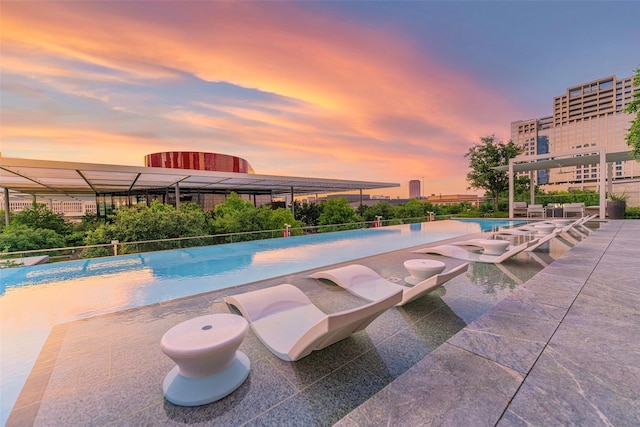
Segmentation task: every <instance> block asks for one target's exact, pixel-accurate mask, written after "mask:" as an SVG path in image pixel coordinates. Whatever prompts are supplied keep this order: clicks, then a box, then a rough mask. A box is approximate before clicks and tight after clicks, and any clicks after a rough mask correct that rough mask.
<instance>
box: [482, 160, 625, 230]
mask: <svg viewBox="0 0 640 427" xmlns="http://www.w3.org/2000/svg"><path fill="white" fill-rule="evenodd" d="M628 160H633V156H631V153H630V152H629V151H618V152H613V153H607V152H606V151H605V148H604V147H600V148H597V147H596V148H586V149H581V150H573V151H570V152H562V153H548V154H538V155H536V156H520V157H516V158H513V159H510V160H509V165H508V166H498V167H495V168H494V169H496V170H499V171H502V172H508V174H509V217H510V218H513V198H514V197H513V196H514V195H513V193H514V177H515V174H516V173H519V172H529V177H530V178H531V183H532V184H533V172H534V171H538V170H542V169H554V168H562V167H566V166H578V165H590V164H594V165H595V164H597V165H599V166H600V173H599V174H598V178H597V185H598V191H599V193H600V206H599V216H600V218H604V217H605V209H606V194H607V192H609V193H611V192H612V186H613V173H612V172H613V167H612V166H613V163H614V162H619V161H622V162H624V161H628ZM605 166H606V175H605V174H604V170H605ZM534 196H535V195H534V186H533V185H531V203H534Z"/></svg>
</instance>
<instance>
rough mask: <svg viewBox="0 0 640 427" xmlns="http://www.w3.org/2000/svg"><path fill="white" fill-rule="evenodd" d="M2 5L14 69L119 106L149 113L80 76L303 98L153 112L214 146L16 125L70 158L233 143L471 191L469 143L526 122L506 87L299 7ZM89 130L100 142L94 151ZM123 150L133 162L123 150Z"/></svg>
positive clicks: (352, 174) (253, 151)
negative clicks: (185, 82)
mask: <svg viewBox="0 0 640 427" xmlns="http://www.w3.org/2000/svg"><path fill="white" fill-rule="evenodd" d="M2 12H3V15H4V16H3V28H2V43H3V51H4V52H6V62H4V61H5V58H3V62H4V65H3V66H6V67H7V69H8V71H10V72H12V73H16V74H24V75H28V76H30V77H31V78H33V79H35V80H37V81H39V82H42V83H43V84H46V85H49V86H51V87H56V88H57V89H58V90H60V91H63V92H67V93H69V94H73V95H75V96H85V97H93V98H95V99H96V100H98V101H99V102H101V103H103V104H104V105H105V106H107V107H109V108H111V109H112V111H117V112H122V113H123V114H124V113H127V112H129V113H138V114H140V113H139V112H138V111H137V110H135V109H133V108H130V106H129V105H128V104H127V100H126V99H118V101H117V102H116V101H114V99H115V97H114V96H113V94H111V93H103V92H96V91H94V89H91V88H83V87H82V86H81V85H79V84H78V83H77V82H79V81H83V80H87V79H90V80H92V81H101V82H104V83H105V84H109V83H113V82H119V83H121V84H134V85H135V84H136V83H137V82H144V81H147V80H158V81H166V82H171V81H174V80H176V79H178V78H179V76H180V74H181V73H187V74H191V75H194V76H197V77H199V78H201V79H203V80H206V81H211V82H228V83H231V84H234V85H237V86H241V87H245V88H255V89H258V90H260V91H262V92H264V93H271V94H274V95H277V96H279V97H284V98H287V99H291V100H295V101H296V103H294V104H292V105H290V106H283V105H281V104H278V105H269V104H268V101H261V103H262V104H261V103H251V102H247V103H245V104H244V105H230V104H226V105H206V104H202V103H201V104H198V105H196V104H195V103H194V104H193V105H190V104H189V102H188V101H189V100H185V102H184V104H183V105H181V106H180V107H179V108H178V107H177V106H175V105H173V106H167V107H168V108H167V110H166V111H165V112H163V113H159V114H158V115H157V116H155V117H150V118H149V120H148V123H149V124H151V123H153V122H154V121H159V120H165V121H166V122H165V123H164V125H163V126H167V129H168V127H169V126H170V125H175V126H180V127H181V128H185V129H186V128H191V129H194V133H193V134H194V135H206V134H207V132H208V135H210V139H208V140H207V139H204V138H203V137H201V136H198V137H195V138H193V139H192V140H189V141H185V140H182V139H180V138H179V136H176V135H174V136H172V135H171V134H170V133H169V132H168V133H167V134H166V136H165V137H161V138H160V139H159V140H158V132H157V129H154V132H149V136H148V137H140V136H136V132H133V131H131V132H127V128H126V127H123V126H124V125H119V124H114V123H113V122H112V121H110V120H106V121H104V122H101V121H100V120H99V118H92V119H91V121H90V122H89V124H87V123H84V124H83V123H82V122H71V123H70V126H72V127H73V129H69V128H68V127H65V126H55V125H52V124H47V123H44V124H38V123H22V124H20V125H18V124H16V125H15V126H12V127H10V128H9V129H7V130H3V138H4V139H6V140H7V143H8V144H9V146H10V147H11V148H13V147H14V146H15V147H17V144H18V143H19V142H20V143H24V142H25V141H36V140H37V141H47V140H48V141H50V143H51V144H55V145H59V146H60V148H64V149H63V150H61V151H60V152H61V153H63V155H70V154H71V153H73V152H74V149H73V147H74V146H75V144H83V143H84V144H85V146H84V147H83V150H82V151H83V152H85V153H86V154H85V155H86V156H87V157H89V155H96V156H97V158H100V159H101V160H104V161H107V160H106V159H107V158H110V156H109V155H100V154H99V152H100V150H104V148H105V147H106V146H108V145H109V144H111V143H113V144H115V147H119V146H122V147H129V149H128V150H124V151H126V153H125V155H124V157H125V158H128V156H131V158H132V160H131V163H133V164H140V160H138V159H140V158H141V157H142V156H143V155H144V154H147V153H148V152H152V151H158V150H159V148H158V147H159V146H166V147H167V148H166V149H175V148H181V149H185V148H193V149H202V150H209V151H221V152H223V151H224V152H227V153H230V154H236V155H239V156H241V157H244V158H247V159H248V160H249V161H250V162H251V164H252V165H253V166H254V168H255V169H256V171H257V172H259V173H274V174H279V173H284V172H286V173H287V174H292V175H307V176H311V175H314V176H322V177H335V178H345V179H350V178H352V179H371V180H381V181H396V182H401V183H403V184H404V183H405V182H406V181H408V180H409V179H416V178H418V177H421V176H425V177H427V178H429V179H433V180H434V181H435V180H436V179H438V177H440V179H442V177H449V179H450V182H456V183H457V184H456V186H455V190H453V187H452V186H447V187H449V188H448V189H447V190H448V191H447V192H454V191H458V192H460V191H464V184H462V186H461V184H460V179H459V178H460V177H461V176H462V177H463V179H462V182H463V181H464V175H465V174H466V166H467V161H466V159H464V157H463V155H464V153H465V152H466V150H467V149H468V147H469V146H470V145H471V144H472V143H475V142H476V141H477V140H478V137H480V136H483V135H487V134H491V133H494V132H496V131H497V130H500V129H505V128H506V127H507V125H508V122H509V120H510V118H509V117H513V106H510V105H508V104H507V103H506V102H505V101H504V100H503V99H501V98H500V97H499V96H497V95H496V93H495V91H494V90H493V89H492V88H490V87H489V88H486V87H484V86H483V85H482V83H481V82H477V81H475V80H474V78H473V76H469V75H466V74H465V73H463V72H460V71H457V70H455V69H452V68H450V67H448V66H447V65H446V64H443V63H439V62H438V59H437V58H433V57H430V56H428V53H425V52H424V51H422V50H420V49H418V48H417V47H416V46H414V45H412V44H411V42H410V41H407V40H405V39H403V38H402V37H400V36H399V35H396V34H392V33H389V32H388V31H387V32H381V31H379V30H377V29H375V28H369V27H367V26H365V25H363V24H362V23H359V22H349V21H346V20H342V19H337V17H336V16H332V15H329V14H318V13H317V11H316V12H315V13H313V14H312V13H310V12H309V11H308V10H305V8H304V7H303V6H301V5H299V4H295V3H279V2H275V3H274V2H268V3H261V2H166V3H165V2H163V3H153V4H150V3H144V2H130V3H120V2H117V3H104V2H100V3H91V2H88V3H77V2H74V3H67V2H41V3H37V4H33V3H18V2H15V3H4V4H3V5H2ZM5 46H6V49H8V50H5ZM3 56H4V55H3ZM68 64H78V66H77V67H69V66H68ZM65 65H66V66H65ZM87 67H89V69H90V71H87ZM192 107H198V110H196V109H194V108H192ZM264 107H269V108H264ZM207 109H209V110H210V111H211V112H212V113H213V112H215V113H217V114H208V113H207V112H206V111H207ZM283 113H286V114H283ZM43 118H45V117H44V116H43ZM129 119H130V118H127V119H126V120H129ZM136 123H139V122H136ZM21 126H22V127H21ZM88 128H90V129H91V130H88ZM139 134H140V135H144V134H145V129H139ZM212 137H215V139H214V141H215V144H214V145H215V147H213V148H211V138H212ZM7 138H8V139H7ZM86 138H89V139H90V140H91V141H92V142H93V144H92V145H94V147H95V148H93V149H91V150H90V153H88V152H87V150H86V141H87V139H86ZM83 141H84V142H83ZM178 143H180V144H190V145H189V146H188V147H186V146H181V147H176V146H175V145H176V144H178ZM105 144H107V145H105ZM120 144H122V145H120ZM131 147H135V148H134V149H133V150H132V149H131ZM207 147H209V148H207ZM132 151H133V152H135V155H134V153H132ZM76 152H77V150H76ZM5 155H6V154H5ZM253 155H255V156H256V157H255V158H251V156H253ZM114 157H115V159H114V162H116V163H118V162H123V161H124V160H123V155H119V156H114ZM133 158H135V159H136V160H135V161H134V160H133ZM118 159H119V160H118ZM77 160H81V159H77ZM84 160H85V161H95V158H85V159H84Z"/></svg>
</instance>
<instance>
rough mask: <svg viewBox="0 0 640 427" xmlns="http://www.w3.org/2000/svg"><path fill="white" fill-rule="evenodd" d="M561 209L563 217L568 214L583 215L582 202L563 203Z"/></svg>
mask: <svg viewBox="0 0 640 427" xmlns="http://www.w3.org/2000/svg"><path fill="white" fill-rule="evenodd" d="M562 209H563V216H564V217H568V216H579V217H584V203H565V204H564V206H563V207H562ZM574 214H576V215H574Z"/></svg>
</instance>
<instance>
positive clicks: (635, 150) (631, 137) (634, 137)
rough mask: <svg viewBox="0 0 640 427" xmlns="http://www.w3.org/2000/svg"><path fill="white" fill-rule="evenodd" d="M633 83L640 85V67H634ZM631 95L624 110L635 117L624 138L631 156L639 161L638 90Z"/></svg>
mask: <svg viewBox="0 0 640 427" xmlns="http://www.w3.org/2000/svg"><path fill="white" fill-rule="evenodd" d="M633 85H634V86H636V87H638V86H640V67H638V68H637V69H636V75H635V77H634V79H633ZM633 97H634V100H633V101H631V102H630V103H629V104H627V106H626V108H625V110H624V111H625V112H626V113H630V114H634V113H635V115H636V117H635V119H633V121H632V122H631V127H630V128H629V131H628V133H627V136H626V137H625V139H626V140H627V144H628V145H629V147H631V154H632V155H633V157H635V158H636V160H639V161H640V90H637V91H635V92H634V93H633Z"/></svg>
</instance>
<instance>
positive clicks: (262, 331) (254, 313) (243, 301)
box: [225, 284, 402, 361]
mask: <svg viewBox="0 0 640 427" xmlns="http://www.w3.org/2000/svg"><path fill="white" fill-rule="evenodd" d="M401 300H402V291H401V290H400V289H397V290H395V291H394V292H388V293H387V294H386V295H384V296H383V297H381V298H380V299H377V300H375V301H374V302H372V303H369V304H367V305H363V306H361V307H356V308H353V309H350V310H345V311H342V312H339V313H332V314H325V313H324V312H322V311H321V310H320V309H318V307H316V306H315V305H314V304H313V303H312V302H311V300H310V299H309V298H308V297H307V296H306V295H305V294H304V293H303V292H302V291H301V290H300V289H298V288H296V287H295V286H293V285H289V284H282V285H277V286H272V287H269V288H265V289H260V290H257V291H252V292H247V293H244V294H239V295H231V296H228V297H226V298H225V302H226V303H227V304H229V305H232V306H235V307H236V308H237V309H238V310H239V311H240V313H242V316H244V318H245V319H247V320H248V321H249V324H250V325H251V329H253V331H254V332H255V333H256V335H257V336H258V338H259V339H260V341H262V343H263V344H264V345H265V346H267V348H269V350H271V352H272V353H273V354H275V355H276V356H278V357H279V358H280V359H282V360H287V361H295V360H299V359H301V358H303V357H305V356H307V355H309V354H310V353H311V352H312V351H313V350H321V349H323V348H325V347H327V346H329V345H331V344H334V343H336V342H338V341H340V340H342V339H345V338H347V337H348V336H349V335H351V334H352V333H354V332H358V331H361V330H363V329H364V328H366V327H367V326H368V325H369V323H371V322H372V321H373V320H375V319H376V318H377V317H378V316H380V315H381V314H382V313H383V312H384V311H385V310H387V309H388V308H390V307H392V306H394V305H395V304H397V303H398V302H400V301H401Z"/></svg>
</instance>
